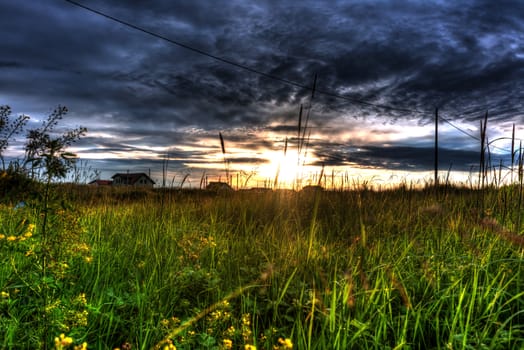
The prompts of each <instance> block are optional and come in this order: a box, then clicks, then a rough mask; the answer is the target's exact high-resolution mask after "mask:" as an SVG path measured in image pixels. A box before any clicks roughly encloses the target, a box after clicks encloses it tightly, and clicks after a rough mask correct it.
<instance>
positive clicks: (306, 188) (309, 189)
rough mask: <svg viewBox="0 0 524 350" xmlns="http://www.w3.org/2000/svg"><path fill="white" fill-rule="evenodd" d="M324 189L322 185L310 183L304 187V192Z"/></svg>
mask: <svg viewBox="0 0 524 350" xmlns="http://www.w3.org/2000/svg"><path fill="white" fill-rule="evenodd" d="M323 191H324V188H323V187H322V186H317V185H309V186H304V187H303V188H302V192H304V193H316V192H323Z"/></svg>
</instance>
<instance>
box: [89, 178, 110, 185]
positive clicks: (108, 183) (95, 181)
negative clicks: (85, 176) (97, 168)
mask: <svg viewBox="0 0 524 350" xmlns="http://www.w3.org/2000/svg"><path fill="white" fill-rule="evenodd" d="M112 184H113V181H111V180H100V179H97V180H93V181H91V182H89V183H88V185H92V186H111V185H112Z"/></svg>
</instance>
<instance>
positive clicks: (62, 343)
mask: <svg viewBox="0 0 524 350" xmlns="http://www.w3.org/2000/svg"><path fill="white" fill-rule="evenodd" d="M73 342H74V341H73V338H71V337H68V336H66V335H65V334H64V333H62V334H60V336H59V337H55V350H63V349H67V348H68V347H70V346H71V345H73ZM73 350H87V343H86V342H83V343H82V344H80V345H75V346H74V347H73Z"/></svg>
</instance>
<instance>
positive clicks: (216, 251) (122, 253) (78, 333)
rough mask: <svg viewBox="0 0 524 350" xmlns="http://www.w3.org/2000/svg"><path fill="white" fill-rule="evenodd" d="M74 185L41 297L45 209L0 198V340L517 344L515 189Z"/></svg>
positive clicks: (119, 344)
mask: <svg viewBox="0 0 524 350" xmlns="http://www.w3.org/2000/svg"><path fill="white" fill-rule="evenodd" d="M82 191H83V190H81V191H79V192H75V194H74V204H73V207H74V209H73V208H70V209H67V210H64V211H63V212H57V213H56V214H55V216H53V217H54V218H55V219H54V221H53V222H54V223H55V224H54V226H52V228H51V229H50V232H49V235H50V237H53V234H54V235H55V236H54V237H56V238H55V239H57V238H58V237H65V238H67V237H69V238H68V239H70V238H74V241H71V240H68V241H67V243H65V241H59V242H58V241H57V242H56V243H55V244H53V245H51V246H53V247H55V246H61V247H62V248H63V249H62V250H61V253H60V254H58V253H56V254H55V255H56V256H57V258H56V260H57V261H56V263H55V265H51V268H50V270H51V271H48V272H47V274H45V277H46V281H45V283H47V284H46V286H47V287H46V288H47V289H46V290H47V293H46V295H47V299H46V300H43V299H42V298H43V296H42V295H43V294H42V292H41V291H39V289H38V288H42V287H38V285H39V283H41V282H42V278H43V277H42V276H43V274H42V271H41V267H39V265H38V257H39V251H38V249H40V248H39V247H42V245H41V242H40V241H39V238H38V237H39V236H38V227H40V226H39V222H40V221H39V220H41V215H40V214H41V213H39V211H38V208H36V207H31V206H28V207H26V208H23V209H22V210H16V211H13V209H11V207H2V208H1V209H0V220H1V224H2V225H1V227H2V230H3V231H2V232H0V234H1V236H0V237H1V240H0V251H1V253H2V254H1V255H0V257H1V259H2V261H1V268H0V288H1V292H2V299H1V301H0V312H1V314H0V317H1V318H0V322H1V324H2V327H0V329H1V330H0V332H3V333H2V334H0V339H5V340H4V342H3V344H2V346H3V347H6V348H9V347H12V348H17V347H30V346H34V344H40V343H42V341H43V340H42V337H43V336H44V335H45V334H47V337H48V338H49V339H48V340H47V341H48V343H49V344H53V342H52V340H53V339H54V338H55V337H57V336H58V335H60V334H64V337H70V338H71V341H72V343H71V344H70V347H71V348H72V347H73V346H77V347H78V348H80V347H81V346H84V347H86V346H87V348H90V349H91V348H92V349H108V348H121V349H124V348H130V347H132V348H133V349H138V348H139V349H149V348H156V349H164V348H165V347H167V348H174V347H176V348H177V349H199V348H202V349H239V348H241V349H244V348H246V349H249V348H257V349H291V348H296V349H313V348H316V349H349V348H353V349H387V348H391V349H394V348H396V349H407V348H412V349H466V348H467V349H469V348H475V349H481V348H486V349H519V348H522V347H523V346H524V333H523V332H524V329H523V328H524V311H522V310H524V301H523V300H524V291H523V290H524V288H523V286H524V283H523V277H524V276H522V272H521V271H522V265H521V264H522V257H523V246H522V244H521V240H520V237H521V236H520V235H519V234H518V232H515V231H516V228H517V226H518V225H517V222H518V217H519V215H521V214H522V213H519V212H517V211H516V210H515V209H514V207H511V206H509V207H508V204H507V203H508V200H511V196H513V192H512V190H508V189H500V190H490V191H485V192H484V193H482V205H481V204H480V202H479V198H480V197H479V193H477V192H475V191H471V190H458V189H457V190H453V191H448V192H443V191H442V192H441V193H438V194H435V193H429V192H425V191H406V190H398V191H389V192H371V191H359V192H317V193H279V192H274V193H273V192H269V193H247V192H246V193H242V192H240V193H234V194H227V195H222V196H220V195H219V196H216V195H210V194H206V193H200V192H196V193H185V192H180V193H174V192H173V193H171V192H144V193H140V194H137V193H138V192H136V191H135V192H133V193H134V194H132V195H123V193H117V192H115V193H111V192H108V193H98V194H97V195H93V194H92V193H89V195H88V196H87V195H83V194H82ZM97 196H98V197H97ZM515 196H516V194H515ZM97 198H98V199H97ZM115 198H119V199H118V200H115ZM501 198H504V200H502V199H501ZM66 223H69V226H68V225H66ZM30 225H35V226H30ZM28 232H31V236H28V237H26V236H24V235H25V234H26V233H28ZM67 232H69V233H68V234H66V233H67ZM71 232H74V234H73V233H71ZM11 236H13V237H15V239H13V238H9V237H11ZM20 237H26V239H25V240H23V239H22V238H20ZM65 238H61V239H65ZM50 239H51V238H50ZM60 242H64V243H62V244H61V243H60ZM31 244H32V245H33V246H31ZM47 244H49V243H47ZM64 245H66V247H64ZM31 250H32V251H33V254H34V256H33V255H32V254H28V252H29V251H31ZM55 255H53V256H55ZM59 263H60V264H64V265H63V266H62V265H60V266H62V268H59V267H57V265H56V264H59ZM65 266H67V267H65ZM50 277H52V280H50ZM44 322H45V323H46V324H50V325H51V326H45V325H44ZM44 327H48V331H47V333H46V332H44ZM28 329H31V330H32V331H31V332H27V330H28ZM24 334H30V335H29V336H26V335H24ZM59 339H60V338H59ZM64 339H65V338H64ZM84 342H85V343H87V345H86V344H82V343H84ZM68 346H69V345H68Z"/></svg>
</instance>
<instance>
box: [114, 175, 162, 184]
mask: <svg viewBox="0 0 524 350" xmlns="http://www.w3.org/2000/svg"><path fill="white" fill-rule="evenodd" d="M111 178H112V179H113V183H112V184H113V186H137V187H138V186H139V187H153V185H154V184H155V182H154V181H153V180H152V179H151V178H150V177H149V176H148V175H147V174H146V173H116V174H115V175H113V176H111Z"/></svg>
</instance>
